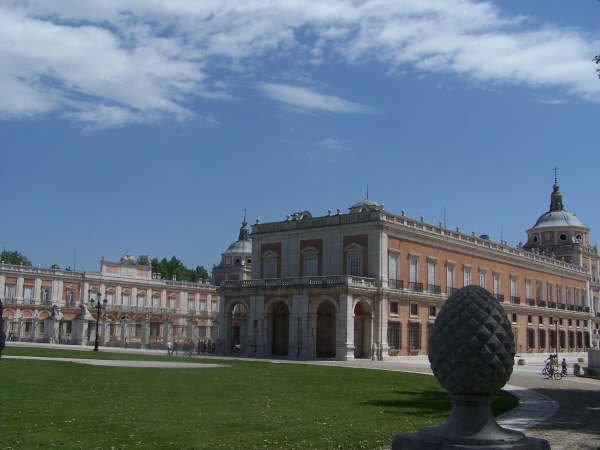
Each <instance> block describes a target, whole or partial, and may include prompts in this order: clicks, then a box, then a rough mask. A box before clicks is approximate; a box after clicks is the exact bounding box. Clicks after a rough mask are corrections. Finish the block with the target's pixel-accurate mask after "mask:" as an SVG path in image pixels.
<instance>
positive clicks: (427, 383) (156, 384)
mask: <svg viewBox="0 0 600 450" xmlns="http://www.w3.org/2000/svg"><path fill="white" fill-rule="evenodd" d="M3 355H35V356H57V357H79V358H81V357H97V358H109V359H145V360H156V359H159V360H160V359H162V360H167V358H166V357H163V356H146V355H131V354H128V355H124V354H114V353H108V352H106V351H102V352H99V353H93V352H91V351H88V352H78V351H67V350H46V349H37V348H6V349H5V352H3ZM176 360H182V361H197V362H211V363H212V362H218V361H215V360H214V359H210V360H209V359H205V360H204V361H202V360H201V359H196V358H194V359H190V358H185V357H180V358H176ZM220 362H221V363H223V364H227V365H228V366H229V367H226V368H207V369H137V368H118V367H97V366H85V365H79V364H72V363H62V362H46V361H33V360H11V359H2V360H1V361H0V374H1V376H0V383H1V385H0V393H1V394H0V449H12V448H36V447H44V448H46V447H55V448H85V449H91V448H106V449H109V448H119V449H120V448H158V447H160V448H167V447H170V448H177V449H179V448H208V449H215V448H231V449H243V448H266V449H275V448H285V449H294V448H295V449H304V448H344V449H346V448H385V447H389V445H390V443H391V438H392V435H394V434H398V433H404V432H409V431H415V430H417V429H418V428H420V427H421V426H424V425H429V424H434V423H439V422H442V421H443V420H444V419H445V418H446V417H447V415H448V413H449V410H450V403H449V401H448V400H447V399H446V394H445V392H444V391H443V390H442V389H441V387H440V386H439V384H438V382H437V381H436V380H435V378H433V377H430V376H424V375H415V374H402V373H393V372H385V371H378V370H365V369H348V368H340V367H323V366H312V365H303V364H272V363H269V362H250V361H231V360H223V361H220ZM499 400H500V401H496V402H495V405H494V407H495V412H496V413H499V412H500V411H504V410H507V409H510V408H512V407H514V406H515V405H516V403H517V402H516V399H514V397H512V396H510V395H508V394H502V396H501V397H500V399H499Z"/></svg>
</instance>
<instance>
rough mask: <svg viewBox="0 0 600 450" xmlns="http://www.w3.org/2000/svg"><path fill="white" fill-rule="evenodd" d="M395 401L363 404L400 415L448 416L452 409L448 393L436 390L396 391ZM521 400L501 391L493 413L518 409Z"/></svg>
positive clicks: (373, 401)
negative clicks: (396, 397)
mask: <svg viewBox="0 0 600 450" xmlns="http://www.w3.org/2000/svg"><path fill="white" fill-rule="evenodd" d="M393 394H395V395H397V396H399V397H400V398H398V399H395V400H369V401H365V402H363V404H366V405H369V406H376V407H380V408H387V409H390V410H391V411H390V412H391V413H393V414H398V415H432V416H437V415H447V414H449V413H450V410H451V408H452V402H451V401H450V399H449V397H448V393H447V392H444V391H439V390H435V389H429V390H421V391H416V390H413V391H401V390H395V391H393ZM518 404H519V400H518V399H517V398H516V397H514V396H513V395H511V394H509V393H508V392H504V391H500V392H499V393H498V394H497V397H496V399H495V400H494V402H493V403H492V405H491V408H492V412H493V414H494V415H495V416H498V415H500V414H502V413H504V412H506V411H510V410H511V409H513V408H515V407H517V405H518Z"/></svg>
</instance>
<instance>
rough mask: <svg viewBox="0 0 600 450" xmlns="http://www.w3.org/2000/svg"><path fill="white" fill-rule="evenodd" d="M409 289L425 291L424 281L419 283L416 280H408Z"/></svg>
mask: <svg viewBox="0 0 600 450" xmlns="http://www.w3.org/2000/svg"><path fill="white" fill-rule="evenodd" d="M408 289H409V290H411V291H415V292H423V283H418V282H416V281H409V282H408Z"/></svg>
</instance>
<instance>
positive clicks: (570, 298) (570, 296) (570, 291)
mask: <svg viewBox="0 0 600 450" xmlns="http://www.w3.org/2000/svg"><path fill="white" fill-rule="evenodd" d="M572 304H573V288H571V287H568V288H567V305H572Z"/></svg>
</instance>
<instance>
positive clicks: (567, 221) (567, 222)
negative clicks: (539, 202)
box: [533, 210, 586, 229]
mask: <svg viewBox="0 0 600 450" xmlns="http://www.w3.org/2000/svg"><path fill="white" fill-rule="evenodd" d="M550 227H552V228H558V227H579V228H586V227H585V225H584V224H583V223H581V220H579V219H578V218H577V216H576V215H575V214H573V213H570V212H569V211H565V210H562V211H548V212H547V213H544V214H542V215H541V216H540V218H539V219H538V220H537V222H536V223H535V225H534V226H533V229H535V228H550Z"/></svg>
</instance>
